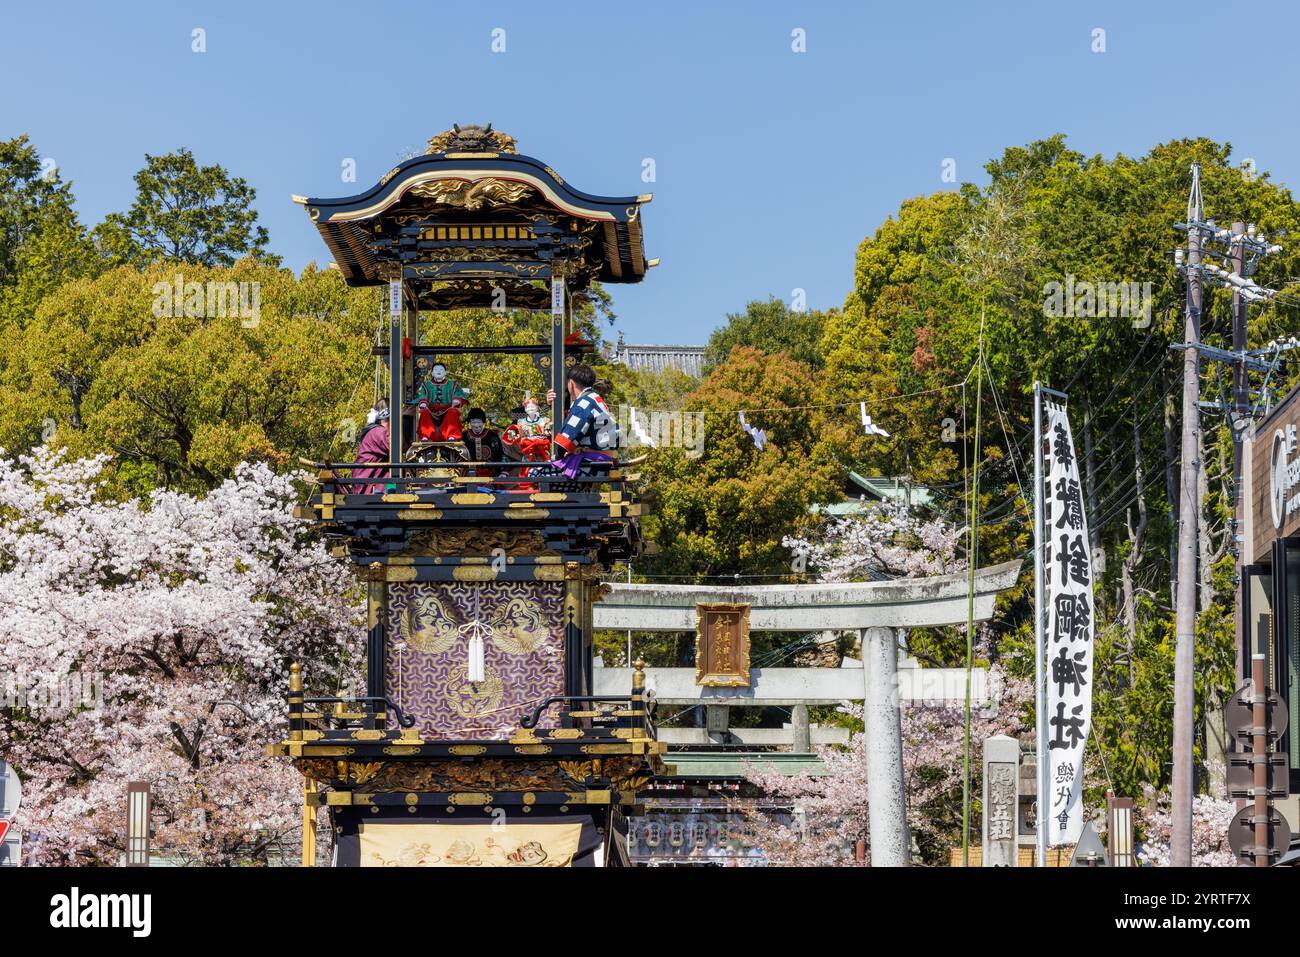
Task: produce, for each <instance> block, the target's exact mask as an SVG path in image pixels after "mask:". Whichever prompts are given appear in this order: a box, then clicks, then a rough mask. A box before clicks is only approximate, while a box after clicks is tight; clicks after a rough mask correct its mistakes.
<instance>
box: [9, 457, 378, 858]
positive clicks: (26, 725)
mask: <svg viewBox="0 0 1300 957" xmlns="http://www.w3.org/2000/svg"><path fill="white" fill-rule="evenodd" d="M107 461H108V459H107V457H106V456H99V457H96V458H91V459H83V460H79V461H66V460H65V456H64V454H63V453H62V452H61V451H54V450H50V449H47V448H44V447H42V448H39V449H37V450H36V451H35V452H34V453H33V454H32V455H30V456H20V457H18V458H17V459H10V458H3V457H0V651H3V655H4V668H5V673H4V677H3V679H2V680H5V681H8V682H9V684H8V687H7V688H4V687H0V695H3V694H7V697H6V699H5V700H3V701H0V705H4V706H3V707H0V756H2V757H3V758H4V759H5V760H7V761H10V762H11V763H12V764H13V765H14V766H15V767H17V768H18V769H19V771H20V773H21V774H22V775H23V805H22V808H21V809H20V812H19V816H18V821H17V824H18V826H19V827H21V828H23V829H24V830H25V831H26V832H27V833H28V835H29V847H30V849H31V853H32V855H33V857H34V858H35V861H34V862H35V863H44V864H55V863H70V864H71V863H78V864H81V863H116V861H117V859H118V855H119V852H120V851H121V849H122V847H123V837H124V835H123V830H124V824H125V805H126V786H127V782H129V781H137V780H138V781H147V782H150V783H151V784H152V789H153V802H154V805H153V807H154V813H153V820H154V827H155V831H154V848H155V850H156V853H161V854H165V855H168V856H172V857H176V858H180V859H182V860H185V861H190V862H201V863H205V864H225V863H235V862H248V861H252V862H257V861H261V860H265V858H266V855H267V851H268V848H270V847H271V846H272V845H274V844H275V843H276V842H277V841H280V840H283V839H285V838H286V837H288V838H289V839H293V838H294V837H295V836H296V835H294V833H293V832H294V831H295V830H296V829H297V828H298V827H299V820H300V813H301V811H300V808H301V787H302V782H301V778H300V776H299V775H298V774H297V772H295V771H294V770H293V769H292V768H291V767H290V766H289V765H288V763H287V762H285V761H283V760H282V759H274V758H270V757H267V756H266V755H265V752H264V748H265V745H266V744H268V743H269V742H271V741H274V740H277V739H278V738H281V737H283V733H284V721H285V707H284V692H285V690H286V688H287V675H288V665H289V663H290V662H292V661H303V662H304V663H305V671H306V674H307V677H308V678H309V679H310V680H311V681H312V682H313V683H314V685H313V686H314V687H315V688H318V689H320V690H321V691H322V692H328V693H337V691H338V690H339V689H340V687H341V686H342V682H343V681H344V677H343V676H344V675H345V674H348V673H351V672H352V671H353V670H354V668H353V665H355V663H356V662H358V661H359V660H360V658H361V654H360V643H361V637H362V636H363V634H364V628H363V623H362V619H361V614H362V612H361V609H362V603H361V600H360V595H359V592H358V590H357V586H356V583H355V579H354V577H353V575H352V573H351V572H350V570H349V569H348V568H347V566H346V564H345V563H343V562H341V561H337V560H334V559H332V558H331V557H330V556H329V554H328V553H327V552H326V551H325V549H324V548H323V547H322V546H321V544H320V543H319V542H318V541H316V540H314V539H313V538H312V536H311V533H310V531H309V529H308V527H307V525H306V523H304V522H300V521H298V520H296V519H294V518H292V509H293V505H294V504H295V501H296V500H297V499H298V497H299V496H298V493H297V491H296V489H295V486H294V478H293V477H290V476H280V475H275V474H273V473H272V472H271V471H270V470H269V469H267V468H266V467H265V466H261V465H245V466H242V467H240V468H239V469H238V471H237V473H236V475H235V476H234V478H232V479H230V480H227V481H226V482H223V483H222V484H221V485H219V486H217V487H216V488H214V489H212V490H211V491H210V492H208V493H207V494H206V495H204V496H202V497H195V496H191V495H186V494H181V493H177V492H172V491H157V492H154V493H153V494H152V495H151V496H150V497H149V498H148V499H147V500H142V501H124V502H123V501H113V500H111V499H109V498H107V497H106V494H105V490H104V487H103V482H102V480H101V472H102V470H103V468H104V466H105V464H106V462H107ZM69 676H81V678H82V680H81V681H80V682H74V686H76V687H80V688H82V689H83V691H84V689H86V688H94V689H95V693H94V694H93V695H90V696H89V698H90V699H91V700H86V698H87V696H86V695H84V694H83V695H82V696H81V698H80V699H79V700H72V701H67V700H61V697H66V696H60V695H57V694H50V693H45V694H34V693H33V692H34V691H35V689H38V688H41V687H45V688H46V689H47V692H48V689H49V688H50V687H53V686H56V685H59V684H60V683H63V684H64V686H66V683H67V678H68V677H69ZM87 676H89V680H87Z"/></svg>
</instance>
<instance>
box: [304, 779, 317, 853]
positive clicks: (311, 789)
mask: <svg viewBox="0 0 1300 957" xmlns="http://www.w3.org/2000/svg"><path fill="white" fill-rule="evenodd" d="M302 866H303V867H315V866H316V782H315V781H313V780H312V779H311V778H303V779H302Z"/></svg>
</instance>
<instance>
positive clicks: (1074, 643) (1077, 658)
mask: <svg viewBox="0 0 1300 957" xmlns="http://www.w3.org/2000/svg"><path fill="white" fill-rule="evenodd" d="M1044 411H1045V412H1046V413H1047V416H1046V417H1047V435H1046V443H1045V451H1044V462H1043V472H1044V475H1045V476H1046V484H1045V487H1044V488H1043V489H1041V490H1040V494H1041V495H1042V502H1043V539H1044V544H1045V553H1044V577H1045V578H1046V585H1047V588H1046V592H1047V596H1046V597H1047V633H1046V635H1045V641H1046V646H1047V647H1046V658H1045V671H1046V673H1045V676H1044V677H1045V679H1046V683H1047V707H1046V709H1045V714H1044V716H1043V717H1044V719H1045V720H1046V722H1047V734H1046V738H1047V762H1048V763H1047V768H1046V770H1047V773H1046V775H1045V776H1044V780H1045V782H1046V785H1047V788H1048V790H1047V794H1046V795H1045V796H1044V795H1040V796H1039V806H1040V808H1042V809H1043V810H1041V811H1040V815H1042V819H1041V820H1040V821H1039V827H1046V829H1047V843H1048V844H1049V845H1053V846H1055V845H1058V844H1074V843H1076V842H1077V841H1078V840H1079V835H1080V834H1081V833H1082V832H1083V750H1084V746H1085V745H1086V744H1087V741H1088V731H1089V729H1090V727H1091V725H1092V680H1093V670H1092V652H1093V647H1092V646H1093V642H1092V638H1093V629H1094V615H1093V597H1092V549H1091V547H1090V546H1089V544H1088V516H1087V514H1086V513H1085V511H1084V506H1083V487H1082V484H1081V483H1080V481H1079V463H1078V460H1077V459H1076V458H1075V455H1074V437H1073V435H1072V434H1071V432H1070V420H1069V417H1068V415H1067V414H1066V409H1065V406H1064V405H1063V404H1061V403H1059V402H1055V401H1053V400H1050V399H1047V400H1045V401H1044ZM1044 797H1045V800H1044Z"/></svg>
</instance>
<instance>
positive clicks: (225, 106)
mask: <svg viewBox="0 0 1300 957" xmlns="http://www.w3.org/2000/svg"><path fill="white" fill-rule="evenodd" d="M1237 9H1238V7H1237V5H1236V4H1232V3H1227V4H1224V3H1221V2H1220V3H1213V4H1212V3H1199V2H1187V3H1181V4H1175V3H1158V2H1141V3H1139V2H1133V0H1128V2H1124V3H1064V2H1041V0H1040V2H1037V3H1029V2H1025V3H1012V2H985V3H961V4H958V3H951V4H947V3H941V2H934V0H931V2H925V3H916V2H914V3H902V4H900V3H897V2H894V3H866V2H859V3H848V2H816V0H807V2H798V3H775V2H750V3H740V2H734V3H724V2H719V3H704V2H701V3H685V2H681V3H678V2H667V0H665V2H636V3H631V2H621V0H604V2H591V3H588V2H582V3H561V2H556V3H551V4H539V3H535V2H533V3H513V2H509V3H508V2H493V3H477V4H474V3H455V2H437V3H402V2H388V0H375V2H372V3H334V2H318V3H311V4H308V3H268V2H262V3H244V2H226V3H221V4H197V3H193V4H191V3H176V2H171V3H131V4H99V3H61V4H58V5H57V6H56V5H49V4H23V5H21V6H18V5H15V4H14V3H12V2H11V3H10V4H8V5H7V8H6V9H5V10H4V12H3V13H0V63H2V64H3V69H4V72H5V74H6V81H7V82H6V91H5V95H4V97H3V99H2V100H0V136H3V137H9V136H13V135H16V134H18V133H27V134H28V135H29V136H30V137H31V138H32V140H33V141H34V142H35V144H36V145H37V146H38V148H39V149H40V151H41V152H42V154H43V155H46V156H49V157H52V158H53V159H54V160H55V161H56V163H57V164H58V166H59V169H60V171H61V173H62V175H63V176H64V177H65V178H69V179H71V180H72V181H73V183H74V189H75V192H76V195H77V197H78V207H79V211H80V213H81V215H82V218H83V219H84V220H85V221H86V222H87V223H89V224H92V225H93V224H94V223H97V222H98V221H99V220H100V219H101V218H102V217H103V216H104V215H105V214H106V213H108V212H111V211H113V210H119V209H124V208H126V207H127V206H128V205H129V204H130V202H131V199H132V195H133V189H134V186H133V183H132V181H131V176H132V174H133V173H134V172H135V171H136V170H137V169H139V168H140V167H141V166H142V165H143V158H144V154H145V153H146V152H148V153H164V152H169V151H171V150H174V149H176V148H177V147H180V146H187V147H189V148H190V149H192V150H193V151H194V153H195V154H196V156H197V158H198V159H199V160H200V161H201V162H203V163H220V164H222V165H223V166H225V167H226V168H227V169H229V170H231V171H232V172H234V173H235V174H237V175H240V176H243V177H244V178H246V179H247V180H248V181H249V182H250V183H251V184H252V185H253V186H254V187H256V189H257V191H258V198H257V207H258V211H259V213H260V216H261V221H262V222H263V224H264V225H266V226H267V228H268V229H269V230H270V234H271V244H272V247H273V248H274V250H275V251H276V252H278V253H280V254H281V255H282V256H283V257H284V259H285V262H286V264H288V265H290V266H292V267H294V268H300V267H302V266H303V265H305V264H306V263H308V262H310V261H312V260H318V261H321V262H325V261H327V255H328V254H327V252H326V250H325V248H324V245H323V244H322V243H321V241H320V239H319V238H318V236H317V234H316V231H315V230H314V229H313V228H312V227H311V225H310V223H309V222H308V221H307V217H306V215H305V214H304V213H303V211H302V209H301V208H300V207H298V206H295V205H293V204H292V203H291V202H290V199H289V197H290V195H291V194H293V193H301V194H307V195H313V196H335V195H348V194H351V193H354V192H358V191H359V190H360V189H361V188H363V187H365V186H368V185H369V184H370V183H372V182H374V181H375V180H377V179H378V178H379V177H380V176H381V175H382V174H383V173H384V172H386V171H387V170H388V169H389V168H391V167H392V166H393V165H394V163H395V162H397V161H398V160H399V159H400V158H401V157H402V154H403V152H405V151H415V152H420V151H422V150H423V148H424V144H425V141H426V140H427V139H428V137H429V136H431V135H432V134H433V133H435V132H437V131H439V130H442V129H445V128H447V127H448V126H450V125H451V123H453V122H460V123H470V122H489V121H490V122H492V123H493V124H494V125H495V126H496V127H497V128H498V129H502V130H505V131H506V132H509V133H511V134H513V135H514V136H515V137H517V138H518V141H519V146H520V149H521V151H522V152H524V153H527V154H529V155H532V156H536V157H538V158H540V159H542V160H544V161H545V162H547V163H548V164H549V165H551V166H552V167H553V168H555V169H556V170H558V171H559V172H560V174H561V175H562V176H564V177H565V179H566V180H568V181H569V182H571V183H574V184H575V185H576V186H578V188H580V189H584V190H586V191H588V192H592V193H602V194H606V195H626V194H635V193H640V192H646V191H651V192H653V193H654V194H655V200H654V203H653V204H652V205H651V206H649V207H648V208H647V209H646V216H645V229H646V249H647V254H648V255H649V256H652V257H654V256H657V257H659V258H660V259H661V260H662V265H661V266H660V267H659V268H658V269H656V270H654V271H652V272H651V273H650V275H649V277H648V278H647V280H646V281H645V282H643V283H642V284H640V285H639V286H613V287H611V291H612V292H613V293H614V295H615V302H614V306H615V311H616V312H617V313H618V316H619V319H618V321H617V323H616V326H615V331H619V330H621V331H623V332H625V333H626V336H627V338H628V340H629V341H632V342H665V341H672V342H684V343H689V342H703V341H704V340H705V339H706V338H707V336H708V333H709V331H710V330H711V329H713V328H714V327H715V326H717V325H718V324H720V323H721V322H722V321H723V319H724V317H725V315H726V313H728V312H730V311H736V310H738V309H741V308H743V306H744V304H745V302H746V301H748V300H750V299H755V298H760V299H761V298H766V297H767V296H769V295H774V296H778V297H781V298H784V299H787V300H788V299H789V298H790V297H791V295H792V291H793V290H795V289H803V290H806V297H807V303H808V305H809V306H810V307H812V308H823V307H827V306H834V305H839V304H840V303H842V301H843V299H844V296H845V294H846V293H847V292H848V291H849V288H850V285H851V283H852V276H853V255H854V250H855V248H856V246H857V244H858V243H859V242H860V241H861V239H862V238H863V237H864V236H866V235H868V234H870V233H871V232H872V231H874V230H875V228H876V227H877V226H878V225H879V224H880V223H881V222H882V221H883V220H884V219H885V218H886V217H887V216H889V215H890V214H891V213H892V212H893V211H894V210H896V209H897V207H898V204H899V203H900V202H901V201H902V200H904V199H906V198H908V197H910V196H916V195H920V194H923V193H929V192H933V191H935V190H938V189H950V188H953V185H952V184H948V183H944V182H943V181H942V180H941V172H942V168H943V163H944V160H945V159H948V158H951V159H952V160H955V162H956V174H957V178H958V181H974V182H983V181H984V179H985V177H984V175H983V169H982V167H983V164H984V163H985V162H986V161H987V160H988V159H989V158H990V157H993V156H996V155H998V154H999V153H1000V152H1001V150H1002V149H1003V148H1004V147H1005V146H1008V145H1018V144H1023V143H1025V142H1028V141H1030V140H1033V139H1036V138H1039V137H1043V136H1047V135H1050V134H1052V133H1054V132H1058V131H1059V132H1064V133H1066V134H1067V135H1068V136H1069V142H1070V144H1071V146H1073V147H1074V148H1075V149H1077V150H1080V151H1082V152H1084V153H1089V154H1091V153H1102V154H1105V155H1108V156H1109V155H1112V154H1114V153H1117V152H1123V153H1129V154H1140V153H1143V152H1145V151H1146V150H1147V149H1149V148H1150V147H1151V146H1152V145H1154V144H1156V143H1158V142H1161V141H1164V140H1168V139H1173V138H1176V137H1183V136H1195V135H1205V136H1210V137H1213V138H1215V139H1219V140H1226V141H1229V142H1231V143H1232V144H1233V147H1234V155H1235V156H1236V158H1237V159H1239V160H1240V159H1242V158H1244V157H1251V158H1253V159H1254V161H1255V163H1256V165H1257V167H1258V168H1260V169H1261V170H1268V171H1270V172H1271V173H1272V175H1273V177H1274V179H1275V180H1278V181H1280V182H1283V183H1287V184H1292V183H1294V182H1295V181H1296V178H1297V176H1300V150H1298V147H1300V123H1298V122H1297V119H1298V117H1297V102H1298V99H1300V93H1298V91H1297V84H1296V83H1295V82H1294V75H1293V72H1292V71H1290V70H1287V69H1286V66H1287V65H1288V64H1289V63H1290V62H1291V61H1292V59H1293V56H1294V36H1295V34H1296V27H1297V25H1300V8H1297V6H1296V5H1295V4H1294V3H1289V4H1288V3H1255V4H1250V5H1242V6H1241V7H1240V11H1241V12H1240V13H1239V14H1238V13H1237V12H1235V11H1236V10H1237ZM1234 19H1237V20H1238V22H1239V23H1240V24H1241V25H1242V26H1241V31H1242V32H1240V33H1234V31H1233V30H1232V29H1230V26H1231V24H1232V22H1233V21H1234ZM195 28H201V29H203V30H204V31H205V34H206V46H207V52H205V53H201V54H200V53H195V52H193V51H192V50H191V45H192V41H191V36H192V31H193V30H194V29H195ZM497 28H500V29H503V30H504V31H505V43H506V49H505V52H504V53H494V52H493V51H492V48H491V45H492V39H493V37H492V31H493V30H494V29H497ZM1097 28H1100V29H1103V30H1105V52H1104V53H1094V52H1093V51H1092V45H1093V31H1094V29H1097ZM795 29H801V30H803V31H804V32H805V36H806V48H807V49H806V52H804V53H795V52H793V51H792V49H791V46H792V39H791V33H792V31H793V30H795ZM1234 36H1240V37H1242V38H1243V40H1245V39H1246V38H1248V40H1249V48H1250V60H1249V64H1248V68H1249V72H1250V76H1249V78H1248V79H1244V80H1242V81H1241V82H1233V81H1232V80H1230V79H1229V77H1230V76H1231V75H1232V74H1231V72H1230V71H1229V70H1227V69H1223V70H1221V71H1219V72H1211V68H1212V67H1214V66H1216V65H1223V64H1227V63H1229V62H1230V57H1234V56H1236V55H1237V54H1236V51H1234V50H1233V49H1231V48H1230V46H1229V42H1230V41H1232V40H1233V38H1234ZM1243 45H1245V44H1244V43H1243ZM1189 60H1194V61H1196V62H1198V63H1201V64H1204V67H1203V68H1202V69H1201V70H1200V72H1199V74H1198V76H1197V77H1195V78H1194V80H1192V81H1191V85H1190V87H1188V89H1189V92H1187V93H1182V92H1180V91H1181V90H1182V89H1183V88H1184V87H1187V86H1188V82H1189V81H1188V77H1187V68H1186V64H1187V63H1188V62H1189ZM345 158H353V159H355V161H356V164H357V180H358V182H357V183H355V184H352V183H344V182H342V180H341V176H340V173H341V169H342V165H341V164H342V163H343V161H344V159H345ZM645 158H652V159H653V160H654V161H655V172H656V181H655V182H653V183H643V182H642V178H641V177H642V168H643V160H644V159H645ZM1207 205H1208V207H1209V211H1210V212H1211V214H1213V197H1207ZM1175 238H1176V237H1175V236H1174V235H1173V234H1172V233H1171V235H1170V242H1171V244H1172V243H1173V242H1174V240H1175Z"/></svg>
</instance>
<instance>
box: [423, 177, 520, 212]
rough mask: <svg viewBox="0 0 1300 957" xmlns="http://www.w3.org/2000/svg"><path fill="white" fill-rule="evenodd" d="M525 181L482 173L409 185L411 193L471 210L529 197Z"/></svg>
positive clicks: (502, 204)
mask: <svg viewBox="0 0 1300 957" xmlns="http://www.w3.org/2000/svg"><path fill="white" fill-rule="evenodd" d="M532 193H533V188H532V187H531V186H529V185H528V184H527V183H518V182H514V181H513V180H508V179H497V178H496V177H495V176H485V177H484V178H482V179H473V180H471V179H436V180H432V181H430V182H427V183H419V184H418V185H416V186H413V187H411V195H412V196H419V197H420V198H422V199H431V200H433V201H434V202H435V203H442V204H444V205H447V206H454V207H456V208H457V209H465V210H469V211H471V212H473V211H475V210H479V209H483V208H484V207H492V206H504V205H506V204H510V203H518V202H519V201H520V200H523V199H527V198H529V197H530V196H531V195H532Z"/></svg>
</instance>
